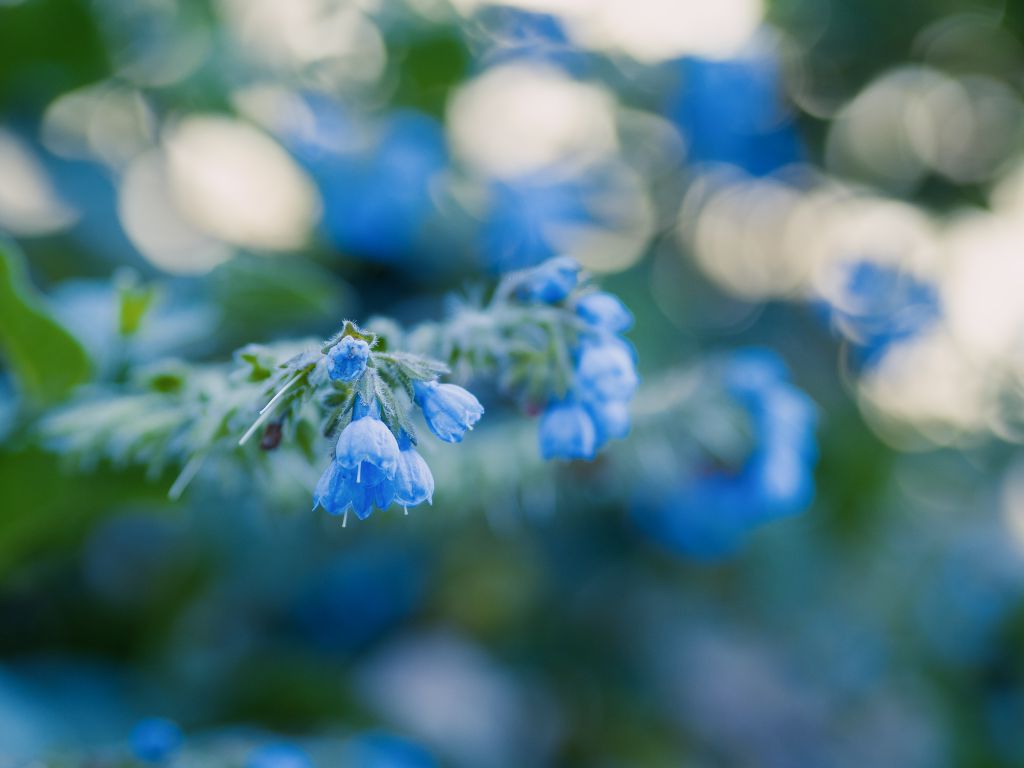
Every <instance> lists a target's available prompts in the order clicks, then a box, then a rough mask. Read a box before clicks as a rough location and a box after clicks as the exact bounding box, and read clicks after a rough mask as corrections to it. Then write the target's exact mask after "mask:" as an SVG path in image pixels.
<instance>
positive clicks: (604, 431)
mask: <svg viewBox="0 0 1024 768" xmlns="http://www.w3.org/2000/svg"><path fill="white" fill-rule="evenodd" d="M585 407H586V409H587V413H589V414H590V418H591V419H593V421H594V427H595V428H596V429H597V444H598V447H599V448H600V447H601V446H602V445H604V444H605V443H607V442H608V441H609V440H621V439H622V438H624V437H625V436H626V435H628V434H629V427H630V421H631V420H630V417H629V401H627V400H605V401H594V402H589V403H586V404H585Z"/></svg>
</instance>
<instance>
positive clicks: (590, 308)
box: [576, 291, 633, 333]
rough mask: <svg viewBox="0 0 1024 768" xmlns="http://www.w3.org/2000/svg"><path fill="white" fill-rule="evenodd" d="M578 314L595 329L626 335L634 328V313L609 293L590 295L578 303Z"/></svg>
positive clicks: (601, 292)
mask: <svg viewBox="0 0 1024 768" xmlns="http://www.w3.org/2000/svg"><path fill="white" fill-rule="evenodd" d="M576 314H577V315H579V316H580V317H581V318H582V319H583V320H584V321H585V322H587V323H589V324H590V325H592V326H594V327H595V328H598V329H601V330H605V331H608V332H609V333H625V332H626V331H628V330H629V329H630V328H631V327H632V326H633V313H632V312H630V311H629V310H628V309H627V308H626V305H625V304H623V303H622V302H621V301H620V300H619V299H618V297H616V296H613V295H612V294H610V293H608V292H607V291H597V292H595V293H588V294H587V295H586V296H583V297H582V298H580V300H579V301H577V302H576Z"/></svg>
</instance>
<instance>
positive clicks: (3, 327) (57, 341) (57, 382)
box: [0, 239, 91, 404]
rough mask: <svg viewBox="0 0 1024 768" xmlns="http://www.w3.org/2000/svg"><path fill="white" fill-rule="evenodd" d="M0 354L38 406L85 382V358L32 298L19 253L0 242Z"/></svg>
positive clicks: (86, 359) (86, 361)
mask: <svg viewBox="0 0 1024 768" xmlns="http://www.w3.org/2000/svg"><path fill="white" fill-rule="evenodd" d="M0 351H2V352H3V355H4V357H5V359H6V360H7V362H8V364H9V365H10V367H11V370H12V371H13V373H14V376H15V379H16V380H17V382H18V385H19V386H20V388H21V390H22V391H23V392H24V393H25V395H26V396H28V397H29V398H30V399H31V400H34V401H35V402H37V403H39V404H47V403H53V402H56V401H59V400H61V399H63V398H64V397H65V396H67V395H68V393H69V392H70V391H71V389H72V388H74V387H75V386H76V385H78V384H81V383H83V382H85V381H86V380H87V379H88V377H89V372H90V368H91V366H90V362H89V358H88V356H87V355H86V353H85V350H84V349H82V347H81V345H80V344H79V343H78V342H77V341H76V340H75V338H74V337H73V336H72V335H71V334H70V333H68V332H67V331H66V330H65V329H64V327H63V326H61V325H60V324H59V323H57V322H56V321H55V320H54V319H53V318H52V317H51V316H50V315H49V313H48V312H47V311H46V310H45V308H44V307H43V306H42V304H41V303H40V302H39V300H38V299H37V297H36V294H35V291H34V289H33V287H32V285H31V284H30V283H29V280H28V277H27V275H26V271H25V263H24V259H23V257H22V255H21V252H20V251H19V250H18V249H17V247H16V246H15V245H14V244H13V243H11V242H10V241H7V240H3V239H0Z"/></svg>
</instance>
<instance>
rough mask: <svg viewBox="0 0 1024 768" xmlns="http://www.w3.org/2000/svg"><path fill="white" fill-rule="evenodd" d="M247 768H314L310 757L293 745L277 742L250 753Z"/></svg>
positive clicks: (246, 763) (246, 762)
mask: <svg viewBox="0 0 1024 768" xmlns="http://www.w3.org/2000/svg"><path fill="white" fill-rule="evenodd" d="M245 768H313V763H312V761H311V760H310V759H309V756H308V755H307V754H306V753H305V752H304V751H303V750H301V749H299V748H298V747H296V746H295V745H293V744H288V743H286V742H277V743H274V744H267V745H266V746H263V747H259V748H257V749H255V750H253V751H252V752H250V753H249V757H248V758H246V761H245Z"/></svg>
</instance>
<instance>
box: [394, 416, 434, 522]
mask: <svg viewBox="0 0 1024 768" xmlns="http://www.w3.org/2000/svg"><path fill="white" fill-rule="evenodd" d="M399 446H400V447H401V452H400V453H399V455H398V472H397V473H396V474H395V499H394V500H395V503H396V504H399V505H401V506H403V507H405V508H406V509H408V508H409V507H415V506H417V505H418V504H422V503H423V502H427V503H428V504H429V503H431V502H432V501H433V497H434V476H433V474H431V472H430V467H429V466H427V462H426V461H425V460H424V458H423V457H422V456H420V454H419V452H418V451H417V450H416V448H415V447H414V446H413V444H412V441H411V440H409V438H408V437H407V436H406V435H404V434H403V435H402V439H401V440H400V441H399Z"/></svg>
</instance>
